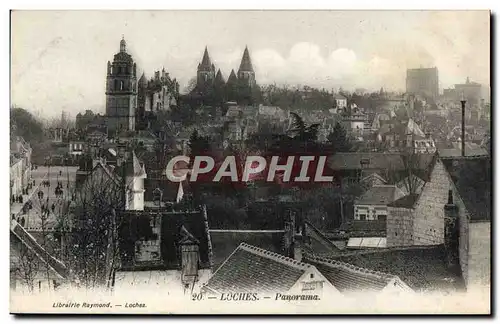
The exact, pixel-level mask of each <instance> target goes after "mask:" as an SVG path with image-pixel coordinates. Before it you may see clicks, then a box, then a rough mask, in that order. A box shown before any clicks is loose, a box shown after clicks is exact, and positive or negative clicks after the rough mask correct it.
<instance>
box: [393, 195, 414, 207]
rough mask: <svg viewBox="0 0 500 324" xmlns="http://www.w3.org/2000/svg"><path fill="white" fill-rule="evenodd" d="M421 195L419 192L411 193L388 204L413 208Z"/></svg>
mask: <svg viewBox="0 0 500 324" xmlns="http://www.w3.org/2000/svg"><path fill="white" fill-rule="evenodd" d="M419 197H420V195H418V194H409V195H406V196H404V197H401V198H399V199H397V200H395V201H393V202H391V203H390V204H388V205H387V206H388V207H396V208H413V207H414V206H415V204H416V203H417V201H418V198H419Z"/></svg>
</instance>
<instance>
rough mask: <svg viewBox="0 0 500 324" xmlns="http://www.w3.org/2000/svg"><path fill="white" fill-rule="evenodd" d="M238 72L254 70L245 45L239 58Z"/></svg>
mask: <svg viewBox="0 0 500 324" xmlns="http://www.w3.org/2000/svg"><path fill="white" fill-rule="evenodd" d="M240 72H254V70H253V66H252V60H251V59H250V53H249V52H248V47H247V46H245V51H244V52H243V57H242V58H241V63H240V68H239V69H238V73H240Z"/></svg>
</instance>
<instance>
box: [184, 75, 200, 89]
mask: <svg viewBox="0 0 500 324" xmlns="http://www.w3.org/2000/svg"><path fill="white" fill-rule="evenodd" d="M196 83H197V79H196V77H193V78H191V79H190V80H189V82H188V84H187V86H186V88H185V89H184V93H190V92H192V91H193V90H194V89H195V88H196Z"/></svg>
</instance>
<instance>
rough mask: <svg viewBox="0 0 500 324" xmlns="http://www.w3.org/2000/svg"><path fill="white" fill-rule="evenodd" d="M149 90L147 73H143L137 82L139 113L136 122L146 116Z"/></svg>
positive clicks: (139, 121) (141, 120)
mask: <svg viewBox="0 0 500 324" xmlns="http://www.w3.org/2000/svg"><path fill="white" fill-rule="evenodd" d="M147 90H148V81H147V79H146V75H145V74H144V73H142V76H141V78H140V79H139V82H138V83H137V114H136V123H138V124H140V123H141V122H143V121H144V117H145V116H146V96H147V95H148V94H147Z"/></svg>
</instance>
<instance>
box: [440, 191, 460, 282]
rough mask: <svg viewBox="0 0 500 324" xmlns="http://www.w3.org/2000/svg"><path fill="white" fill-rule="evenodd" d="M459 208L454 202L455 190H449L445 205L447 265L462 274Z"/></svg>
mask: <svg viewBox="0 0 500 324" xmlns="http://www.w3.org/2000/svg"><path fill="white" fill-rule="evenodd" d="M459 238H460V226H459V208H458V206H457V205H456V204H455V203H454V202H453V191H452V190H451V189H450V190H449V191H448V203H447V204H446V205H444V246H445V253H446V256H445V257H446V265H447V267H448V268H449V269H450V270H452V271H453V272H456V273H457V274H460V262H459Z"/></svg>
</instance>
